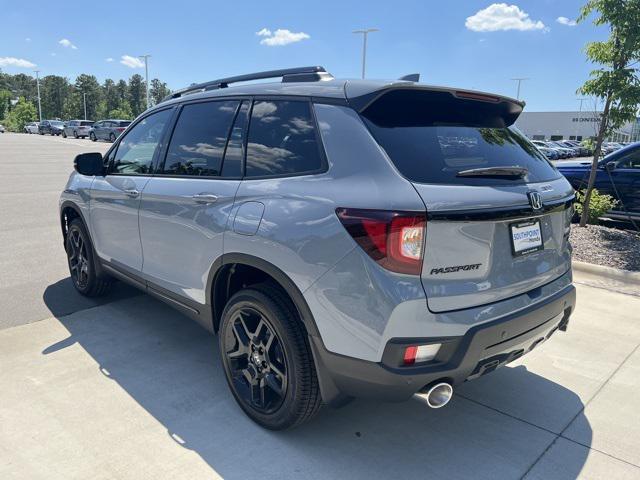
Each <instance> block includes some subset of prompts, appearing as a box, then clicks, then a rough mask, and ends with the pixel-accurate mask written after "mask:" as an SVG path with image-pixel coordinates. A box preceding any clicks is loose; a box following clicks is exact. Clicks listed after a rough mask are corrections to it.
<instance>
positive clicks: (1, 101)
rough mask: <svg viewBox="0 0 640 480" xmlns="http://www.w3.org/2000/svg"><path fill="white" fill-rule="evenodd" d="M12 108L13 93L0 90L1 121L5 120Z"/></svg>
mask: <svg viewBox="0 0 640 480" xmlns="http://www.w3.org/2000/svg"><path fill="white" fill-rule="evenodd" d="M10 108H11V92H10V91H9V90H0V120H2V119H4V117H6V116H7V114H8V113H9V109H10Z"/></svg>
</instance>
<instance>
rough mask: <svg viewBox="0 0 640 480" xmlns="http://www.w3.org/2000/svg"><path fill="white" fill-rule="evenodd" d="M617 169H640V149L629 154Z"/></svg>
mask: <svg viewBox="0 0 640 480" xmlns="http://www.w3.org/2000/svg"><path fill="white" fill-rule="evenodd" d="M616 168H637V169H640V148H638V149H636V150H633V151H632V152H630V153H627V154H626V155H625V156H624V157H623V159H622V160H620V162H619V163H618V164H617V165H616Z"/></svg>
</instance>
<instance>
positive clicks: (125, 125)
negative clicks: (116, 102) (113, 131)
mask: <svg viewBox="0 0 640 480" xmlns="http://www.w3.org/2000/svg"><path fill="white" fill-rule="evenodd" d="M116 124H117V126H119V127H128V126H129V125H131V122H129V121H127V122H113V125H114V126H115V125H116Z"/></svg>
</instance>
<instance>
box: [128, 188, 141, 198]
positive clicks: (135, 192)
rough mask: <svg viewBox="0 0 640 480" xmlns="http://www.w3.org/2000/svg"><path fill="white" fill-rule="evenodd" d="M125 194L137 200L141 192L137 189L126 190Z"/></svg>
mask: <svg viewBox="0 0 640 480" xmlns="http://www.w3.org/2000/svg"><path fill="white" fill-rule="evenodd" d="M124 193H126V194H127V195H128V196H130V197H131V198H136V197H137V196H138V195H140V192H139V191H138V190H136V189H135V188H132V189H130V190H125V191H124Z"/></svg>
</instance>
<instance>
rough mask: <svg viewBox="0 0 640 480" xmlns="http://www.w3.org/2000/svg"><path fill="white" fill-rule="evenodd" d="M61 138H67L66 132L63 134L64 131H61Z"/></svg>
mask: <svg viewBox="0 0 640 480" xmlns="http://www.w3.org/2000/svg"><path fill="white" fill-rule="evenodd" d="M62 138H67V132H65V131H64V130H63V131H62Z"/></svg>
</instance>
